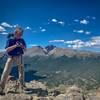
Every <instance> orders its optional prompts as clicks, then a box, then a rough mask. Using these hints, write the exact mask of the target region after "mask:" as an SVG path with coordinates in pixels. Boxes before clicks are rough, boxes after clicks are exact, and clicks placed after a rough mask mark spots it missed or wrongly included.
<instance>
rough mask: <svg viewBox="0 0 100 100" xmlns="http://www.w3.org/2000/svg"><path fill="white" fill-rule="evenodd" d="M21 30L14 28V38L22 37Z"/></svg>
mask: <svg viewBox="0 0 100 100" xmlns="http://www.w3.org/2000/svg"><path fill="white" fill-rule="evenodd" d="M22 34H23V33H22V31H21V30H16V32H15V38H17V39H19V38H21V37H22Z"/></svg>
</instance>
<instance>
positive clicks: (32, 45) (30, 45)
mask: <svg viewBox="0 0 100 100" xmlns="http://www.w3.org/2000/svg"><path fill="white" fill-rule="evenodd" d="M28 46H29V47H34V46H38V45H37V44H29V45H28Z"/></svg>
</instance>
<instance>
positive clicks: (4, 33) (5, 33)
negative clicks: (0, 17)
mask: <svg viewBox="0 0 100 100" xmlns="http://www.w3.org/2000/svg"><path fill="white" fill-rule="evenodd" d="M0 34H2V35H8V33H7V32H2V33H0Z"/></svg>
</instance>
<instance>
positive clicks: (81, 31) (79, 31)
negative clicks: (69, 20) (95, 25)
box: [73, 30, 91, 35]
mask: <svg viewBox="0 0 100 100" xmlns="http://www.w3.org/2000/svg"><path fill="white" fill-rule="evenodd" d="M73 32H75V33H83V34H86V35H89V34H91V32H90V31H85V30H73Z"/></svg>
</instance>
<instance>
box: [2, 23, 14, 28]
mask: <svg viewBox="0 0 100 100" xmlns="http://www.w3.org/2000/svg"><path fill="white" fill-rule="evenodd" d="M1 25H2V26H3V27H8V28H12V27H13V26H12V25H10V24H8V23H7V22H2V23H1Z"/></svg>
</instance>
